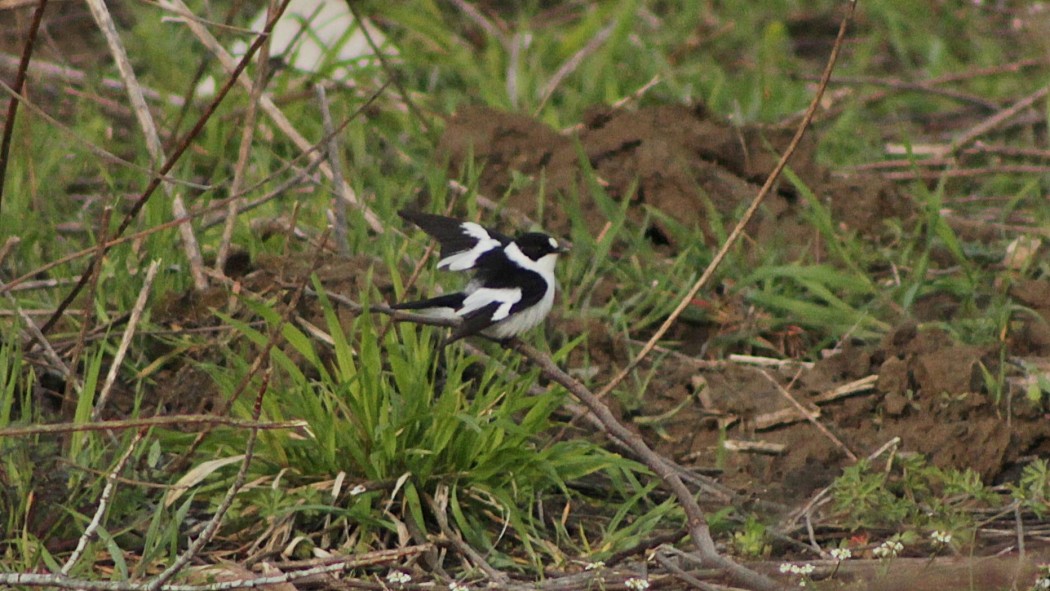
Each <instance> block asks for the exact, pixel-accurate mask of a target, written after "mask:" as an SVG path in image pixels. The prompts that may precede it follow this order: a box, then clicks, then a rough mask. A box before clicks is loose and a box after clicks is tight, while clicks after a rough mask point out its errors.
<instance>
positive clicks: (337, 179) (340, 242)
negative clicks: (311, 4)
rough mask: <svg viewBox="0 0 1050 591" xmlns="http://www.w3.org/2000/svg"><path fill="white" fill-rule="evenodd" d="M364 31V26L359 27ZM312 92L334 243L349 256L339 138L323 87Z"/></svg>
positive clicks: (344, 189) (348, 201) (345, 198)
mask: <svg viewBox="0 0 1050 591" xmlns="http://www.w3.org/2000/svg"><path fill="white" fill-rule="evenodd" d="M361 28H362V30H364V25H361ZM314 91H315V92H316V93H317V109H318V110H319V111H320V112H321V129H323V130H324V133H325V136H326V137H327V138H328V141H327V150H325V152H326V153H327V154H328V165H329V166H331V167H332V174H333V175H334V176H333V178H332V185H334V187H335V199H334V203H333V205H332V209H331V211H332V217H333V221H332V226H334V229H335V232H334V234H335V243H336V247H337V248H338V249H339V252H340V253H341V254H342V255H344V256H346V255H348V254H350V239H349V237H348V236H347V224H346V204H347V203H350V202H351V201H350V195H348V194H347V192H346V189H347V188H348V187H349V186H350V185H348V184H347V183H346V181H345V180H344V179H343V158H342V154H341V153H340V152H339V138H338V136H337V135H336V132H335V126H334V125H333V124H332V111H331V110H330V109H329V108H328V96H327V95H326V94H325V91H324V86H323V85H321V84H318V85H316V86H314Z"/></svg>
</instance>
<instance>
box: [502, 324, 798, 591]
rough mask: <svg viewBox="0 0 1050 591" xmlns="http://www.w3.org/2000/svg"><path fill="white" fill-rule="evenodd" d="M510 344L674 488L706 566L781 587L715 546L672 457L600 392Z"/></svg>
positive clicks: (747, 581)
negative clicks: (648, 440)
mask: <svg viewBox="0 0 1050 591" xmlns="http://www.w3.org/2000/svg"><path fill="white" fill-rule="evenodd" d="M507 347H509V348H511V349H513V350H515V351H517V352H518V353H520V354H521V355H522V356H523V357H525V358H526V359H528V360H529V362H531V363H532V364H533V365H534V366H536V367H538V368H539V369H540V374H541V375H542V376H543V377H545V378H547V379H549V380H551V381H553V382H556V383H558V384H559V385H561V386H562V387H564V388H565V389H566V390H568V391H569V393H570V394H572V395H573V396H574V397H575V398H576V399H577V400H579V401H580V402H582V403H583V405H584V406H586V407H587V409H588V410H590V411H591V413H593V414H594V416H596V417H598V420H599V421H600V422H601V425H602V428H603V429H604V430H605V432H606V433H607V434H609V435H612V436H613V437H615V438H617V439H619V440H620V441H623V442H625V443H626V444H627V445H628V446H629V447H630V448H631V451H633V452H634V453H635V454H636V455H637V456H638V457H639V458H640V459H641V460H642V462H644V463H645V465H646V466H647V467H648V468H649V469H650V470H652V471H653V473H655V474H656V475H657V476H658V477H659V478H660V480H662V481H663V482H664V484H666V485H667V487H668V488H669V489H671V492H672V493H673V494H674V495H675V497H676V498H677V499H678V502H679V504H680V505H681V506H682V510H683V511H684V512H685V515H686V522H687V527H688V529H689V534H690V535H691V536H692V538H693V544H694V545H695V546H696V548H697V551H698V554H699V557H700V560H702V561H703V562H704V564H705V566H710V567H712V568H718V569H721V570H723V571H724V572H725V573H726V574H727V575H728V576H729V577H730V578H732V579H733V580H734V581H736V582H738V583H739V584H741V585H744V586H746V587H747V588H749V589H762V590H764V589H770V590H771V589H779V588H780V586H779V585H777V583H776V582H775V581H773V580H772V579H770V578H768V577H766V576H765V575H762V574H759V573H756V572H754V571H752V570H750V569H748V568H745V567H743V566H741V565H739V564H737V563H735V562H733V561H732V560H730V559H728V558H726V557H724V556H722V555H720V554H719V553H718V550H717V549H716V548H715V542H714V540H713V539H712V538H711V531H710V529H709V528H708V525H707V518H706V517H705V516H704V512H703V511H702V510H701V509H700V506H699V505H698V504H697V502H696V499H694V498H693V493H692V491H691V490H689V488H688V487H687V486H686V485H685V484H684V483H683V482H682V480H681V478H679V477H678V474H677V472H676V471H675V470H674V469H672V468H671V466H670V464H671V462H670V460H668V459H666V458H664V457H662V456H660V455H659V454H657V453H656V452H655V451H653V450H652V448H650V447H649V446H648V445H647V444H646V443H645V441H643V440H642V438H641V437H639V436H638V435H637V434H635V433H632V432H631V431H630V430H629V429H628V428H627V427H625V426H623V424H621V423H620V422H619V421H618V420H617V419H616V417H615V416H614V415H613V413H612V411H610V410H609V407H607V406H606V405H605V404H604V403H603V402H602V401H601V399H600V398H599V397H598V396H597V395H595V394H593V393H592V392H591V391H590V390H588V389H587V387H586V386H584V385H583V384H582V383H581V382H579V381H578V380H576V379H575V378H573V377H572V376H570V375H569V374H567V373H565V372H564V371H562V370H561V369H560V368H559V367H558V366H557V365H555V364H554V361H553V360H551V358H550V357H549V356H547V355H544V354H543V353H541V352H540V351H538V350H537V349H535V348H533V347H531V346H530V345H527V344H525V343H524V342H523V341H521V340H520V339H513V340H512V341H510V343H509V344H508V345H507Z"/></svg>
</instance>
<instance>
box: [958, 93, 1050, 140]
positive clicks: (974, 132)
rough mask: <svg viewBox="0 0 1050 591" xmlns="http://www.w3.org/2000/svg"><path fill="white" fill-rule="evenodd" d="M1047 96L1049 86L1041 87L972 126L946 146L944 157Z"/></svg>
mask: <svg viewBox="0 0 1050 591" xmlns="http://www.w3.org/2000/svg"><path fill="white" fill-rule="evenodd" d="M1048 94H1050V85H1046V86H1043V87H1042V88H1040V89H1039V90H1037V91H1035V92H1033V93H1032V94H1030V95H1028V96H1026V97H1024V98H1023V99H1021V100H1019V101H1017V102H1015V103H1014V104H1012V105H1010V106H1009V107H1007V108H1005V109H1003V110H1002V111H999V112H998V113H996V114H994V115H992V116H991V117H988V118H987V119H985V120H983V121H981V122H980V123H978V124H977V125H974V126H973V127H971V128H970V129H969V130H967V131H966V133H963V134H962V135H960V136H959V137H957V138H955V140H953V141H952V143H951V145H950V146H948V148H947V150H946V153H945V154H944V155H949V154H955V153H956V152H958V151H959V150H961V149H962V148H965V147H966V146H968V145H970V144H971V143H973V142H974V140H976V139H977V138H979V137H981V136H982V135H984V134H986V133H988V132H989V131H991V130H993V129H995V128H997V127H999V126H1000V125H1002V124H1004V123H1006V122H1007V121H1009V120H1010V119H1011V118H1013V117H1014V116H1016V115H1017V114H1018V113H1020V112H1021V111H1024V110H1025V109H1028V108H1029V107H1031V106H1032V105H1034V104H1035V103H1036V102H1037V101H1040V100H1042V99H1044V98H1046V96H1047V95H1048Z"/></svg>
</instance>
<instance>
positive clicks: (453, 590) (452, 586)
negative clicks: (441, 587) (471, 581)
mask: <svg viewBox="0 0 1050 591" xmlns="http://www.w3.org/2000/svg"><path fill="white" fill-rule="evenodd" d="M469 589H470V587H467V586H466V585H460V584H459V583H457V582H455V581H452V582H451V583H449V584H448V591H468V590H469Z"/></svg>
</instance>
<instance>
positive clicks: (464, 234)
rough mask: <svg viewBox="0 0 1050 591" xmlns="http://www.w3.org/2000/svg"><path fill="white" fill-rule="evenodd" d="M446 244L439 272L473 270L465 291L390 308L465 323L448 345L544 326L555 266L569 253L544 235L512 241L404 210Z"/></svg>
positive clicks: (472, 226) (467, 224)
mask: <svg viewBox="0 0 1050 591" xmlns="http://www.w3.org/2000/svg"><path fill="white" fill-rule="evenodd" d="M398 215H400V216H401V217H402V218H404V219H406V220H408V221H410V222H412V223H413V224H415V225H417V226H419V227H420V228H421V229H422V230H423V231H424V232H426V233H427V234H429V235H430V236H432V237H433V238H435V239H436V240H437V241H438V242H439V243H440V244H441V260H440V261H438V264H437V268H438V269H448V270H449V271H474V277H473V278H472V279H471V280H470V282H469V283H467V286H466V287H465V288H464V289H463V291H461V292H457V293H450V294H447V295H443V296H438V297H435V298H430V299H426V300H420V301H418V302H402V303H399V304H394V305H393V306H391V307H392V308H394V309H396V310H413V311H416V312H419V313H422V314H426V315H428V316H434V317H439V318H459V319H461V320H462V322H461V323H460V324H459V326H457V327H456V328H455V330H453V332H452V334H451V336H449V337H448V339H446V340H445V343H444V344H448V343H451V342H453V341H456V340H459V339H462V338H463V337H467V336H471V335H474V334H477V333H483V334H485V335H487V336H490V337H493V338H496V339H500V340H504V339H509V338H511V337H514V336H516V335H518V334H521V333H522V332H524V331H526V330H529V329H530V328H533V327H534V326H536V325H538V324H539V323H540V322H542V321H543V319H544V318H546V317H547V314H548V313H550V311H551V307H552V306H553V305H554V291H555V289H556V281H555V279H554V265H555V263H556V262H557V261H558V255H559V254H562V253H564V252H566V251H567V250H568V249H567V248H565V247H564V246H562V245H561V244H559V243H558V241H557V240H555V239H554V238H552V237H551V236H548V235H547V234H543V233H540V232H529V233H526V234H521V235H520V236H518V237H517V238H513V239H511V238H510V237H508V236H504V235H503V234H500V233H499V232H495V231H493V230H489V229H487V228H484V227H482V226H481V225H479V224H476V223H474V222H463V221H460V220H456V219H453V218H447V217H444V216H440V215H432V214H428V213H417V212H408V211H399V212H398Z"/></svg>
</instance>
